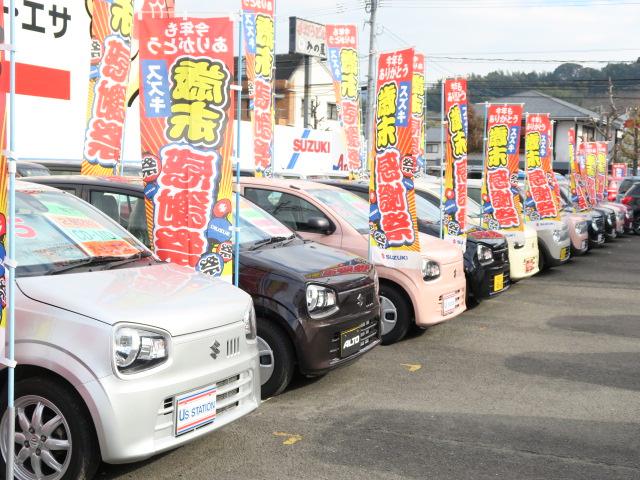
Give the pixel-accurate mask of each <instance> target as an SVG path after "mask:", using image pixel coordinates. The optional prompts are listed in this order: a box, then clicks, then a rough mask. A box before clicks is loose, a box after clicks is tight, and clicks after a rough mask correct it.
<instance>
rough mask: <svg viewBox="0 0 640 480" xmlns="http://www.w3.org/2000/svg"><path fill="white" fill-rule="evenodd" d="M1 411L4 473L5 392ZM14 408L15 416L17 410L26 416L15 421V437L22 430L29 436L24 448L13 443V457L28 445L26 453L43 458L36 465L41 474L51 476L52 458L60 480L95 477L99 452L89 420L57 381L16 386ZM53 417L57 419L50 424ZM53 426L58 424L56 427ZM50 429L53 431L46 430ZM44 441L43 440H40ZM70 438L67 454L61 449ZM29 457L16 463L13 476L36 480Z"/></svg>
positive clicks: (0, 464)
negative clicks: (39, 417) (59, 468)
mask: <svg viewBox="0 0 640 480" xmlns="http://www.w3.org/2000/svg"><path fill="white" fill-rule="evenodd" d="M0 408H2V411H4V415H3V416H2V424H1V425H2V427H1V428H2V433H3V435H2V440H1V449H2V456H1V458H0V468H2V471H3V472H4V471H5V469H6V464H5V458H6V452H7V445H6V434H5V431H6V429H7V428H8V421H9V419H8V417H7V410H6V408H7V394H6V389H5V391H4V392H3V395H2V399H1V401H0ZM15 408H16V416H18V412H19V411H20V410H22V411H23V412H24V414H25V416H24V420H22V421H19V420H16V436H18V435H23V433H22V432H23V431H24V430H25V429H26V431H27V432H28V434H31V435H32V437H31V441H29V439H28V438H26V437H25V444H24V445H22V446H21V445H19V444H18V443H16V445H15V454H16V455H19V454H20V452H21V450H24V449H26V448H27V447H26V444H27V443H29V444H30V446H29V449H30V450H28V451H27V453H31V450H33V451H34V453H35V452H36V451H38V450H39V452H40V454H37V453H36V455H37V457H38V458H42V461H40V462H39V463H38V466H39V468H41V469H42V473H48V474H52V473H54V470H53V469H52V468H51V467H50V466H49V465H51V464H52V463H51V460H52V459H53V460H55V461H56V462H57V464H58V465H61V467H62V470H63V472H64V473H63V474H62V476H61V477H59V478H60V479H63V480H64V479H70V480H71V479H73V480H75V479H80V480H89V479H91V478H93V477H94V475H95V473H96V470H97V469H98V466H99V465H100V449H99V447H98V441H97V439H96V435H95V430H94V427H93V422H92V420H91V417H90V416H89V413H88V412H87V409H86V408H85V406H84V404H83V402H82V400H81V399H80V398H79V396H78V395H77V393H76V392H75V391H73V390H72V389H71V388H70V387H67V386H65V385H64V384H63V383H62V382H60V381H54V380H53V379H49V378H46V377H31V378H24V379H21V380H17V381H16V383H15ZM36 410H40V411H41V420H37V419H36V418H35V415H34V413H35V411H36ZM56 417H59V418H60V420H58V421H55V423H53V422H54V419H55V418H56ZM25 420H26V423H25ZM58 423H59V424H58ZM56 424H58V425H57V426H55V425H56ZM51 428H52V430H49V429H51ZM30 429H33V430H30ZM23 436H24V435H23ZM38 436H39V437H40V438H38ZM43 439H46V440H44V441H43ZM69 439H70V440H71V441H70V447H71V448H70V453H69V450H68V449H64V448H62V449H61V448H60V447H61V446H62V445H63V444H64V443H69V442H68V440H69ZM53 441H55V448H51V447H53V446H54V442H53ZM44 452H46V455H45V454H44ZM28 458H29V457H27V459H26V461H22V462H20V461H18V460H16V462H15V468H16V470H15V477H16V478H18V479H20V480H30V479H34V480H35V479H36V478H37V476H36V474H35V470H34V467H33V463H32V462H31V461H30V460H29V459H28Z"/></svg>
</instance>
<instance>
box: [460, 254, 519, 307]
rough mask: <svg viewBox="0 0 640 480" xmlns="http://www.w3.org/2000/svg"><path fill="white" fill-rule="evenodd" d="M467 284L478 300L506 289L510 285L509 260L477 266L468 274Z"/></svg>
mask: <svg viewBox="0 0 640 480" xmlns="http://www.w3.org/2000/svg"><path fill="white" fill-rule="evenodd" d="M500 278H502V281H500ZM469 285H470V289H471V293H473V296H474V298H476V299H478V300H480V299H485V298H490V297H493V296H495V295H499V294H500V293H502V292H504V291H506V290H508V289H509V287H510V286H511V270H510V265H509V262H502V263H500V264H499V265H494V266H492V265H488V266H481V267H478V268H477V269H476V270H475V271H474V272H471V273H470V274H469Z"/></svg>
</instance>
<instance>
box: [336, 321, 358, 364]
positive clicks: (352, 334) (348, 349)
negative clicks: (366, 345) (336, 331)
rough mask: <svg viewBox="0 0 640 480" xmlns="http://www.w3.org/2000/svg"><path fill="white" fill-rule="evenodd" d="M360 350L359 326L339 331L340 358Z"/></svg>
mask: <svg viewBox="0 0 640 480" xmlns="http://www.w3.org/2000/svg"><path fill="white" fill-rule="evenodd" d="M359 351H360V327H356V328H352V329H351V330H346V331H344V332H341V333H340V358H345V357H348V356H350V355H353V354H354V353H358V352H359Z"/></svg>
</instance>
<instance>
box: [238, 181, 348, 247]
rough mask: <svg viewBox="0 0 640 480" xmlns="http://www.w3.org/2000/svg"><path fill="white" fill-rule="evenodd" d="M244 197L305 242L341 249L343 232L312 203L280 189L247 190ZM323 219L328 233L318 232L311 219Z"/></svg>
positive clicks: (327, 215)
mask: <svg viewBox="0 0 640 480" xmlns="http://www.w3.org/2000/svg"><path fill="white" fill-rule="evenodd" d="M243 195H244V196H245V197H246V198H247V200H250V201H252V202H253V203H255V204H256V205H258V206H259V207H261V208H262V209H263V210H266V211H267V212H269V213H270V214H271V215H273V216H274V217H275V218H277V219H278V220H279V221H280V222H282V223H284V224H285V225H286V226H287V227H289V228H291V229H292V230H294V231H295V232H296V233H298V234H299V235H300V236H301V237H302V238H304V239H305V240H313V241H316V242H318V243H322V244H324V245H328V246H331V247H335V248H340V247H341V244H342V232H341V230H340V225H339V223H338V222H337V221H336V220H335V218H333V216H332V215H331V214H330V213H329V212H328V211H327V210H326V209H325V208H323V206H322V205H320V204H316V203H315V202H314V203H312V202H313V200H312V199H308V200H307V199H305V198H302V195H298V194H297V192H285V191H281V190H278V189H276V188H273V189H271V188H269V187H263V186H260V187H252V186H245V187H244V188H243ZM314 217H315V218H323V219H326V220H327V221H328V222H329V226H330V228H329V230H328V231H317V230H316V229H314V228H312V227H311V226H310V225H309V219H311V218H314Z"/></svg>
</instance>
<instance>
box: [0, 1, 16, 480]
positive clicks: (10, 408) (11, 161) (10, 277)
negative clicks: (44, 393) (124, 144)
mask: <svg viewBox="0 0 640 480" xmlns="http://www.w3.org/2000/svg"><path fill="white" fill-rule="evenodd" d="M0 3H1V2H0ZM14 3H15V0H10V1H9V45H6V44H5V45H4V46H3V47H4V49H5V50H7V49H8V50H9V121H8V125H9V149H8V151H3V152H2V154H3V155H5V156H6V158H7V160H8V169H7V170H8V174H9V203H8V207H9V208H8V212H7V213H8V217H9V222H8V232H7V235H8V237H9V238H8V245H9V248H8V250H7V258H5V259H4V264H5V266H6V272H7V282H6V285H7V293H8V295H7V327H8V331H9V339H8V355H7V356H6V358H5V359H3V361H2V363H3V364H4V365H5V366H7V367H8V380H7V392H8V398H7V412H6V414H7V416H8V417H7V418H8V419H9V421H8V422H7V425H8V429H7V432H6V434H7V438H6V445H7V462H6V467H7V468H6V477H5V478H7V479H13V478H14V475H13V472H14V455H15V441H14V439H15V418H16V416H15V406H14V396H15V395H14V393H15V392H14V387H15V367H16V362H15V281H16V280H15V268H16V262H15V260H14V254H15V251H16V249H15V232H16V229H15V218H16V216H15V209H16V202H15V200H16V184H15V182H16V155H15V153H14V151H15V124H16V123H15V111H16V108H15V96H16V89H15V85H16V82H15V79H16V50H15V45H16V29H15V26H16V10H15V5H14ZM5 38H6V36H5ZM3 95H4V94H3Z"/></svg>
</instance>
